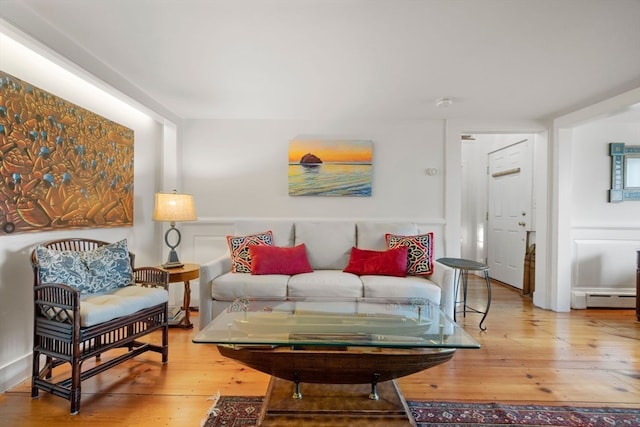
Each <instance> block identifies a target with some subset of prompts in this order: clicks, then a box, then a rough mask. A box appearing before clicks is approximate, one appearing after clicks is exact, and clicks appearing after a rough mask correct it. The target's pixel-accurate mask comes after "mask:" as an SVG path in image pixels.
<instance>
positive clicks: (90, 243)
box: [31, 237, 136, 269]
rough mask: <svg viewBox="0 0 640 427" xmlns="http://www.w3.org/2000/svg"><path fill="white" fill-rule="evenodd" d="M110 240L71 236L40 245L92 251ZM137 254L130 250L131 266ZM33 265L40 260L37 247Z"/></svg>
mask: <svg viewBox="0 0 640 427" xmlns="http://www.w3.org/2000/svg"><path fill="white" fill-rule="evenodd" d="M108 244H109V242H104V241H102V240H94V239H83V238H77V237H76V238H69V239H58V240H50V241H48V242H44V243H40V245H39V246H43V247H45V248H47V249H52V250H55V251H78V252H84V251H91V250H94V249H96V248H99V247H100V246H104V245H108ZM135 257H136V256H135V254H134V253H132V252H131V251H129V260H130V262H131V268H132V269H133V268H134V261H135ZM31 265H32V266H33V267H37V265H38V260H37V259H36V251H35V249H34V250H33V251H32V252H31Z"/></svg>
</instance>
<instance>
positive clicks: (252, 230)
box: [234, 220, 293, 246]
mask: <svg viewBox="0 0 640 427" xmlns="http://www.w3.org/2000/svg"><path fill="white" fill-rule="evenodd" d="M264 230H271V233H272V235H273V244H274V245H276V246H293V222H291V221H279V220H262V221H260V220H257V221H253V220H243V221H238V222H236V223H235V224H234V234H235V235H236V236H248V235H250V234H259V233H262V232H263V231H264Z"/></svg>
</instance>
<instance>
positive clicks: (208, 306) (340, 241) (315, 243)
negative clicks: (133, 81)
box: [199, 220, 454, 329]
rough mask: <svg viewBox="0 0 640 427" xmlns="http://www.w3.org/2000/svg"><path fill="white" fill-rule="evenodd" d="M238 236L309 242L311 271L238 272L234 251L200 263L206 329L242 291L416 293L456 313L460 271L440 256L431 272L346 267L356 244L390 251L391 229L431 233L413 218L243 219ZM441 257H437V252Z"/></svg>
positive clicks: (287, 243)
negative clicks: (358, 271)
mask: <svg viewBox="0 0 640 427" xmlns="http://www.w3.org/2000/svg"><path fill="white" fill-rule="evenodd" d="M234 228H235V231H234V236H247V235H252V234H257V233H263V232H265V231H268V230H270V231H271V232H272V233H273V245H275V246H280V247H291V246H295V245H298V244H301V243H304V244H305V246H306V250H307V257H308V260H309V264H310V265H311V267H312V268H313V272H311V273H302V274H296V275H293V276H288V275H281V274H268V275H252V274H250V273H232V272H231V266H232V260H231V256H230V254H229V253H226V254H225V255H222V256H220V257H218V258H216V259H214V260H212V261H209V262H207V263H205V264H202V265H201V266H200V283H199V294H200V295H199V296H200V313H199V320H200V322H199V323H200V329H202V328H203V327H204V326H206V325H207V324H209V322H211V320H212V319H213V318H215V317H216V316H217V315H218V314H220V313H221V312H222V311H223V310H225V309H226V308H227V307H228V306H229V304H230V303H231V302H232V301H234V300H235V299H236V298H239V297H254V298H265V297H267V298H274V299H283V300H284V299H285V298H287V297H347V298H351V297H372V298H384V297H408V298H409V297H410V298H426V299H429V300H431V301H433V302H434V303H435V304H437V305H438V306H439V307H440V308H441V309H442V310H443V311H444V312H445V313H446V314H448V315H449V316H450V317H453V311H454V273H453V270H452V269H451V268H449V267H446V266H444V265H442V264H440V263H438V262H437V261H434V262H433V266H434V268H433V273H432V274H431V275H430V276H409V275H408V276H406V277H393V276H379V275H363V276H357V275H355V274H351V273H345V272H343V271H342V270H343V269H344V268H345V267H346V266H347V264H348V263H349V257H350V254H351V249H352V247H357V248H359V249H368V250H376V251H384V250H386V249H387V247H386V241H385V234H386V233H391V234H396V235H404V236H413V235H418V234H422V233H426V232H428V231H429V230H420V229H419V228H418V226H417V225H416V224H413V223H408V222H373V221H353V222H347V221H311V220H308V221H307V220H301V221H280V220H273V221H239V222H236V223H235V224H234ZM434 258H437V257H434Z"/></svg>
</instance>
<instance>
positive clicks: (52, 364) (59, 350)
mask: <svg viewBox="0 0 640 427" xmlns="http://www.w3.org/2000/svg"><path fill="white" fill-rule="evenodd" d="M107 244H108V242H103V241H99V240H92V239H78V238H74V239H62V240H55V241H50V242H46V243H43V244H41V246H44V247H45V248H48V249H52V250H60V251H79V252H82V251H91V250H94V249H96V248H98V247H100V246H103V245H107ZM129 259H130V263H131V268H132V269H133V281H134V282H135V285H136V286H142V287H147V288H149V287H154V288H163V289H164V290H165V291H168V283H169V274H168V273H167V272H166V271H164V270H161V269H158V268H154V267H141V268H134V259H135V255H134V254H133V253H131V252H129ZM31 263H32V266H33V272H34V328H33V372H32V380H31V396H32V397H37V396H38V391H39V390H45V391H48V392H50V393H52V394H54V395H56V396H60V397H64V398H65V399H67V400H69V401H70V403H71V413H72V414H77V413H78V411H79V409H80V395H81V382H82V381H84V380H86V379H87V378H90V377H92V376H94V375H96V374H98V373H100V372H103V371H105V370H107V369H109V368H111V367H113V366H116V365H118V364H120V363H122V362H124V361H126V360H128V359H131V358H133V357H135V356H137V355H139V354H141V353H144V352H146V351H153V352H157V353H160V354H161V355H162V363H166V362H167V361H168V355H169V335H168V326H169V325H168V303H167V301H165V302H164V303H161V304H155V305H153V306H151V307H147V308H144V309H141V310H139V311H136V312H135V313H132V314H130V315H126V316H121V317H117V318H114V319H112V320H108V321H105V322H103V323H99V324H97V325H93V326H86V327H83V326H81V316H80V304H81V298H80V292H79V291H78V290H76V289H75V288H73V287H71V286H68V285H66V284H64V283H56V284H52V283H40V274H39V266H38V260H37V259H36V251H35V250H34V251H33V252H32V254H31ZM136 291H137V290H136ZM140 291H141V290H140ZM142 292H144V291H142ZM150 292H151V291H150ZM153 292H155V291H153ZM155 293H156V295H157V294H158V293H157V292H155ZM156 330H161V331H162V344H161V345H155V344H151V343H147V342H141V341H139V338H141V337H142V336H144V335H147V334H149V333H151V332H153V331H156ZM115 348H126V349H127V351H126V353H123V354H120V355H118V356H116V357H114V358H113V359H110V360H107V361H106V362H103V363H99V364H96V365H95V366H94V367H92V368H90V369H86V370H84V371H83V370H82V363H83V362H84V361H85V360H87V359H89V358H92V357H96V358H97V359H100V355H101V354H102V353H105V352H107V351H109V350H112V349H115ZM41 356H42V357H44V363H43V364H42V366H41V359H42V357H41ZM66 363H69V364H70V367H71V374H70V377H68V378H65V379H63V380H61V381H57V382H54V381H53V380H52V378H53V370H54V368H56V367H58V366H60V365H63V364H66Z"/></svg>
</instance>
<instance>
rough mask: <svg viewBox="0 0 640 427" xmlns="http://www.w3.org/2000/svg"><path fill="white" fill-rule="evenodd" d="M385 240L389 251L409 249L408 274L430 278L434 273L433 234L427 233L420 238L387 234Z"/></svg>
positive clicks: (419, 236)
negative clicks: (404, 247)
mask: <svg viewBox="0 0 640 427" xmlns="http://www.w3.org/2000/svg"><path fill="white" fill-rule="evenodd" d="M385 238H386V240H387V247H388V248H389V249H393V248H398V247H401V246H406V247H408V248H409V254H408V255H407V266H406V267H407V274H409V275H412V276H429V275H430V274H432V273H433V233H425V234H420V235H418V236H399V235H396V234H386V235H385Z"/></svg>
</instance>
